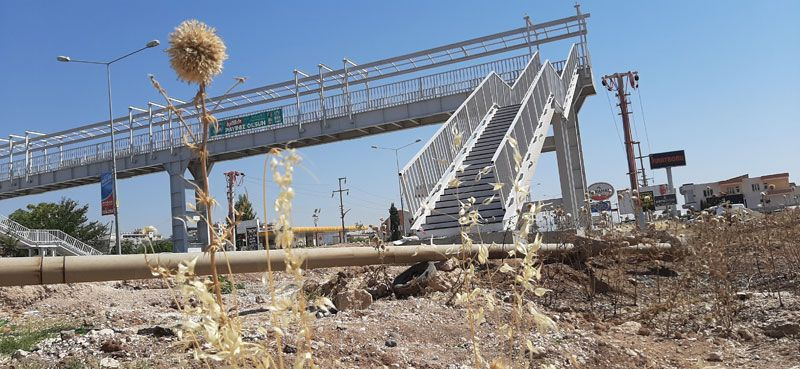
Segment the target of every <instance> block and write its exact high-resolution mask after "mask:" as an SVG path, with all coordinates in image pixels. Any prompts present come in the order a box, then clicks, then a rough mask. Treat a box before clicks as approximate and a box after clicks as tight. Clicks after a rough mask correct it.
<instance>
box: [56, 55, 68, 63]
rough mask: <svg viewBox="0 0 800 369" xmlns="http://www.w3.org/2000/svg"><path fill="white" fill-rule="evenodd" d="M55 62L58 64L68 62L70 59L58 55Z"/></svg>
mask: <svg viewBox="0 0 800 369" xmlns="http://www.w3.org/2000/svg"><path fill="white" fill-rule="evenodd" d="M56 60H58V61H60V62H68V61H70V58H69V56H64V55H59V56H58V57H56Z"/></svg>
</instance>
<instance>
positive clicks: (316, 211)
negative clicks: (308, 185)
mask: <svg viewBox="0 0 800 369" xmlns="http://www.w3.org/2000/svg"><path fill="white" fill-rule="evenodd" d="M321 211H322V209H319V208H317V209H314V215H312V216H311V218H313V219H314V247H316V246H317V242H318V240H319V235H317V229H316V228H317V222H318V221H319V213H320V212H321Z"/></svg>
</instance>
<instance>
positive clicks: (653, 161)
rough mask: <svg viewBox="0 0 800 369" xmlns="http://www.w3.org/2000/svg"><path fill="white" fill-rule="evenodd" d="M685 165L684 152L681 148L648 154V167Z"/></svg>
mask: <svg viewBox="0 0 800 369" xmlns="http://www.w3.org/2000/svg"><path fill="white" fill-rule="evenodd" d="M684 165H686V153H684V152H683V150H677V151H667V152H659V153H655V154H650V169H659V168H669V167H680V166H684Z"/></svg>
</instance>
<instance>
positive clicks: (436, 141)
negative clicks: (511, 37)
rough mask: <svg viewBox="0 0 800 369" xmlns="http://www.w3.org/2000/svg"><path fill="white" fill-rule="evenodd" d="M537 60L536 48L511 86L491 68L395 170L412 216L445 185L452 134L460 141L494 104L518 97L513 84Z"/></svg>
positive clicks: (529, 75)
mask: <svg viewBox="0 0 800 369" xmlns="http://www.w3.org/2000/svg"><path fill="white" fill-rule="evenodd" d="M539 60H540V59H539V53H538V51H537V52H536V53H534V54H533V55H532V56H531V57H530V58H529V59H528V62H527V63H526V65H525V68H524V69H523V71H522V72H521V73H520V74H519V76H518V77H517V79H516V80H515V81H514V84H513V86H511V85H509V84H508V83H507V82H506V81H504V80H503V79H502V78H501V77H500V76H499V75H498V74H497V73H495V72H494V71H493V72H491V73H489V75H487V76H486V78H484V79H483V81H481V83H480V84H479V85H478V87H477V88H475V90H473V91H472V93H470V95H469V96H468V97H467V99H466V100H464V102H463V103H462V104H461V105H460V106H459V107H458V109H456V111H455V112H454V113H453V115H451V116H450V118H449V119H447V121H446V122H445V123H444V124H442V126H441V127H439V129H438V130H437V131H436V133H434V135H433V137H431V138H430V139H429V140H428V142H426V143H425V145H424V146H423V147H422V149H420V151H419V152H417V154H416V155H415V156H414V157H413V158H412V159H411V160H410V161H409V162H408V164H406V165H405V166H404V167H403V169H402V170H401V171H400V173H399V175H400V182H401V187H402V189H403V199H404V200H405V202H406V205H407V209H409V211H410V212H411V214H412V216H413V218H414V219H418V218H419V216H420V215H422V214H423V213H424V208H423V206H422V204H423V203H424V202H425V201H426V199H429V198H431V197H432V196H434V194H435V193H436V192H437V191H439V190H442V189H443V187H444V186H445V185H446V183H442V181H443V180H444V179H445V178H447V177H448V176H446V174H447V173H449V172H452V171H454V170H456V169H457V168H455V166H454V165H453V164H454V161H455V158H456V156H457V155H458V154H459V152H460V151H461V147H455V145H453V143H454V142H455V138H456V135H461V137H462V143H463V142H466V141H467V140H468V139H469V138H471V136H472V134H473V133H474V132H475V131H476V129H477V127H478V125H479V124H480V123H481V122H482V121H483V119H484V117H485V116H486V114H487V113H489V111H490V110H491V109H492V108H493V107H494V106H496V105H497V106H505V105H510V104H512V103H515V102H516V101H518V100H516V99H515V97H514V96H513V95H512V94H513V92H514V91H515V89H516V88H519V87H517V86H523V85H526V84H527V83H529V81H530V80H532V79H533V75H535V73H536V71H537V70H538V69H539V67H540V61H539Z"/></svg>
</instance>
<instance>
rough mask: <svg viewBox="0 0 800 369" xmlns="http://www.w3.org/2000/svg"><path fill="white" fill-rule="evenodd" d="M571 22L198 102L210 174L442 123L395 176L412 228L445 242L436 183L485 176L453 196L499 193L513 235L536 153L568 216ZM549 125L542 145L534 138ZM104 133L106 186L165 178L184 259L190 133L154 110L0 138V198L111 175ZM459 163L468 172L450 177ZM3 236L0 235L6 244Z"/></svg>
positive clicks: (581, 72)
mask: <svg viewBox="0 0 800 369" xmlns="http://www.w3.org/2000/svg"><path fill="white" fill-rule="evenodd" d="M576 10H577V14H576V15H574V16H571V17H567V18H562V19H558V20H553V21H549V22H542V23H533V22H531V21H530V19H529V18H528V17H525V18H524V19H525V24H524V26H522V27H519V28H514V29H511V30H508V31H505V32H500V33H496V34H491V35H488V36H483V37H478V38H474V39H470V40H466V41H461V42H456V43H453V44H449V45H444V46H440V47H436V48H432V49H428V50H423V51H418V52H414V53H410V54H405V55H401V56H397V57H392V58H388V59H384V60H379V61H375V62H370V63H363V64H359V63H356V62H354V61H351V60H349V59H346V58H345V59H343V60H342V64H340V65H341V67H340V68H335V67H330V66H328V65H325V64H319V65H318V66H317V71H316V72H315V73H305V72H303V71H301V70H294V71H293V79H291V80H288V81H286V82H281V83H275V84H270V85H267V86H262V87H258V88H253V89H249V90H245V91H241V92H231V93H227V94H225V95H222V96H218V97H214V98H210V99H209V103H208V105H209V106H212V107H215V109H214V110H213V113H214V114H215V116H216V117H217V118H218V120H219V121H220V124H221V127H222V128H220V131H219V132H213V134H212V136H211V137H210V141H209V151H210V162H211V163H212V164H213V162H217V161H223V160H232V159H237V158H242V157H246V156H251V155H258V154H262V153H266V152H268V151H269V150H270V149H272V148H275V147H281V148H282V147H286V146H290V147H304V146H310V145H318V144H324V143H328V142H334V141H341V140H347V139H352V138H357V137H362V136H367V135H372V134H378V133H384V132H390V131H394V130H399V129H406V128H413V127H418V126H422V125H427V124H435V123H442V122H445V124H444V125H443V126H442V128H441V129H440V130H439V131H438V132H437V134H436V135H435V136H434V137H433V138H432V139H431V140H430V141H429V142H428V143H427V144H426V146H425V147H424V148H423V149H422V151H421V152H420V153H419V154H418V155H417V156H416V157H415V158H414V159H413V160H412V162H411V163H409V164H408V165H407V166H406V167H405V168H404V169H403V170H402V171H401V173H399V174H400V175H401V183H402V187H403V192H404V196H403V197H404V200H405V201H406V203H407V204H408V205H409V206H410V210H411V211H412V213H413V214H415V220H416V221H415V226H414V229H416V230H418V231H425V229H427V230H428V232H433V233H435V234H444V233H447V232H452V231H453V229H454V227H453V224H452V222H451V220H452V219H451V218H452V217H453V216H452V210H453V207H454V206H455V205H454V204H455V203H456V201H457V192H459V191H460V190H459V189H453V188H448V186H447V184H448V183H449V182H450V181H451V180H452V178H454V177H459V178H461V177H464V178H466V176H470V175H471V176H474V175H475V173H476V171H477V170H479V169H482V168H484V167H485V166H487V165H488V166H491V167H492V173H493V174H491V175H488V176H486V175H484V176H483V177H484V178H483V179H482V180H478V181H473V182H474V183H468V182H469V181H466V180H465V183H466V184H467V185H468V186H466V187H467V188H466V189H464V191H467V190H469V191H475V192H474V193H470V195H468V196H472V195H477V196H478V197H479V198H485V196H484V195H486V193H487V192H486V190H487V188H486V186H488V183H489V180H491V181H492V182H496V181H506V182H508V183H509V185H507V186H505V189H503V190H501V191H500V192H501V196H500V197H501V198H499V199H497V201H495V202H492V203H488V204H486V205H484V206H482V207H481V212H482V214H483V213H484V212H485V213H486V217H485V218H487V219H488V218H491V219H492V222H491V223H492V224H495V225H496V226H497V227H509V226H513V222H514V220H513V219H514V217H513V215H509V214H511V213H514V212H518V211H519V208H520V206H521V204H518V203H516V202H515V201H512V199H513V197H514V195H513V193H511V192H508V190H509V189H511V188H512V187H513V186H511V185H510V183H511V182H514V181H517V180H525V181H528V183H529V182H530V179H531V177H532V176H533V169H534V168H535V165H536V161H537V159H538V157H539V154H540V153H542V152H549V151H555V152H556V153H557V156H558V163H559V175H560V178H561V182H562V195H563V196H562V197H563V198H564V199H565V207H567V208H568V211H571V212H572V213H573V214H577V209H578V208H579V202H582V201H583V200H582V199H583V194H584V192H585V188H586V181H585V174H584V168H583V157H582V151H581V145H580V133H579V127H578V122H577V111H578V110H579V109H580V106H581V104H582V102H583V100H584V98H585V97H586V96H588V95H591V94H594V85H593V82H592V74H591V58H590V56H589V53H588V46H587V42H586V35H587V28H586V19H587V18H588V17H589V14H582V13H581V12H580V8H579V7H576ZM570 40H573V44H572V47H571V48H570V49H569V53H568V54H566V55H567V59H565V60H559V61H554V62H550V61H544V62H542V58H541V57H540V56H539V52H538V50H539V47H540V45H544V44H548V43H554V42H557V41H562V43H565V42H569V41H570ZM565 51H566V48H565ZM173 102H174V103H175V104H176V106H177V107H178V108H179V109H181V110H182V112H183V116H184V118H192V117H197V116H198V113H199V112H198V111H197V109H196V108H195V106H194V105H193V104H191V103H186V102H182V101H179V100H177V99H176V100H174V101H173ZM499 111H502V114H498V112H499ZM226 113H227V114H226ZM550 126H552V127H553V132H554V135H553V136H549V137H548V136H547V133H548V130H549V127H550ZM112 129H113V132H114V135H115V138H116V140H115V142H114V143H113V144H114V145H115V149H116V158H115V159H116V161H117V176H118V178H130V177H133V176H137V175H144V174H149V173H155V172H161V171H165V172H167V173H169V175H170V193H171V203H172V217H173V227H172V233H173V236H172V237H173V243H174V245H175V250H176V251H186V248H187V245H188V243H189V240H188V236H187V231H186V220H187V219H189V221H191V217H190V216H191V215H193V214H196V213H195V212H192V211H189V210H187V196H186V191H187V190H193V189H194V187H193V186H192V185H191V182H192V181H193V179H187V178H186V172H187V170H188V172H189V174H190V175H191V176H192V177H191V178H195V176H197V175H199V173H200V170H199V168H198V163H197V162H196V161H195V160H194V154H193V152H192V151H191V150H190V149H189V148H188V147H187V146H186V144H185V143H186V142H187V139H188V134H189V133H190V132H191V134H194V135H197V134H198V133H199V131H200V125H199V123H194V124H192V125H189V126H188V127H182V126H180V125H179V124H178V120H177V119H176V118H175V117H174V116H173V114H172V113H171V112H170V111H169V110H168V109H166V108H165V107H164V106H163V104H161V103H158V102H147V103H146V104H144V105H143V106H142V107H135V106H131V107H130V108H129V114H128V116H126V117H120V118H116V119H114V120H113V124H110V123H109V122H108V121H104V122H99V123H95V124H89V125H83V126H80V127H76V128H71V129H67V130H63V131H60V132H55V133H49V134H41V133H36V132H30V131H25V132H24V135H22V134H12V135H9V138H8V139H7V140H5V139H0V140H3V142H5V143H7V146H6V145H5V144H4V145H3V146H5V147H3V148H2V149H0V199H9V198H14V197H19V196H25V195H30V194H37V193H43V192H48V191H56V190H60V189H64V188H70V187H75V186H81V185H86V184H92V183H98V182H99V181H100V175H101V174H102V173H106V172H109V171H111V130H112ZM456 131H458V132H460V133H461V134H462V135H463V137H464V141H465V142H466V143H465V145H464V146H462V147H459V148H454V147H452V145H451V143H452V142H453V140H454V135H455V134H456ZM509 137H510V138H513V139H514V140H516V142H517V143H519V145H518V146H519V148H520V149H521V150H522V152H521V153H522V155H523V156H524V158H525V159H524V163H523V167H522V168H515V165H514V164H513V162H512V157H513V154H512V152H511V151H510V150H511V147H510V146H509V144H510V141H513V140H509V139H508V138H509ZM464 164H475V165H473V168H471V169H468V170H466V171H458V170H456V169H458V166H461V165H464ZM477 165H480V166H481V168H478V167H477ZM465 193H466V192H465ZM125 196H128V195H125ZM481 196H483V197H481ZM187 217H188V218H187ZM445 223H447V224H445ZM4 224H6V223H3V222H0V232H5V233H7V234H8V233H9V232H8V230H7V229H6V228H9V227H6V226H4ZM437 224H438V225H437ZM198 229H199V230H200V229H202V230H204V231H203V232H198V235H199V240H198V241H199V242H200V243H203V242H205V241H206V240H207V239H208V233H207V232H208V227H207V226H206V225H205V224H203V223H202V222H198ZM436 229H438V231H434V230H436ZM14 234H15V235H17V237H24V236H19V235H24V234H25V233H20V232H16V233H14ZM50 234H52V233H50ZM23 243H24V242H23ZM56 243H57V242H56ZM27 244H36V243H35V242H28V243H27ZM59 250H60V249H59ZM72 250H73V252H71V253H72V254H77V255H80V254H83V253H93V251H91V252H85V250H83V251H81V250H82V249H72ZM76 250H77V251H76Z"/></svg>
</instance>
